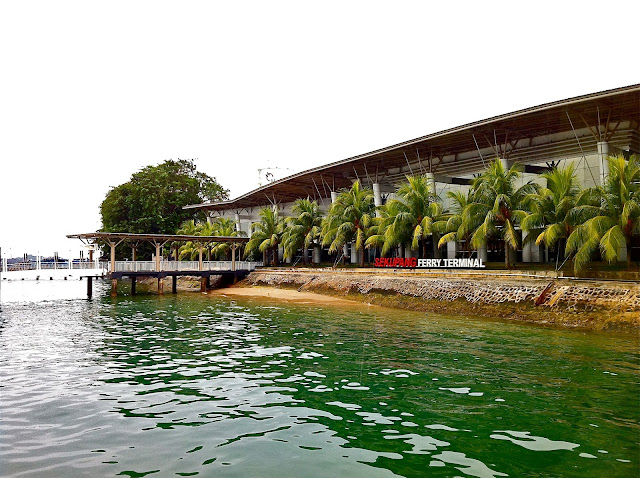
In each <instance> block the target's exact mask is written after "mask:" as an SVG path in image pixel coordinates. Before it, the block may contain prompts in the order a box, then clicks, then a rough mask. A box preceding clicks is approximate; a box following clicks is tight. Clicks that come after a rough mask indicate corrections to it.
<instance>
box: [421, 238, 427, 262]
mask: <svg viewBox="0 0 640 478" xmlns="http://www.w3.org/2000/svg"><path fill="white" fill-rule="evenodd" d="M426 258H427V238H426V237H423V238H422V257H421V259H426Z"/></svg>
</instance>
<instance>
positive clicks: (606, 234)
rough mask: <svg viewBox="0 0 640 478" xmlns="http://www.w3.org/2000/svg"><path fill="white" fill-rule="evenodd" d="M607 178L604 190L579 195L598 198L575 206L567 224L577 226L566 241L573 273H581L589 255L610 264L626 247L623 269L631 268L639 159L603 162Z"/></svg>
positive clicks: (639, 216)
mask: <svg viewBox="0 0 640 478" xmlns="http://www.w3.org/2000/svg"><path fill="white" fill-rule="evenodd" d="M607 161H608V163H609V175H608V176H607V180H606V181H605V184H604V186H600V187H596V188H589V189H587V190H585V191H584V192H583V195H592V196H599V198H600V204H599V205H594V204H586V205H579V206H576V207H575V208H574V209H573V210H572V211H571V213H570V216H571V220H573V221H574V222H575V223H576V224H579V225H578V226H577V227H576V228H575V229H574V230H573V231H572V233H571V234H570V235H569V238H568V239H567V250H566V254H567V255H569V254H571V253H575V257H574V269H575V270H576V271H579V270H581V269H583V268H584V267H585V266H586V265H587V264H588V263H589V262H590V261H591V258H592V256H593V253H594V252H595V251H596V250H597V249H600V253H601V255H602V257H603V258H604V259H605V260H606V261H608V262H613V261H615V260H617V258H618V251H619V250H620V249H621V248H622V247H624V246H626V248H627V268H629V267H630V266H631V238H632V237H633V236H634V235H636V234H640V158H639V157H638V156H637V155H633V156H631V158H630V159H629V161H627V160H625V158H624V157H623V156H617V157H612V158H608V159H607Z"/></svg>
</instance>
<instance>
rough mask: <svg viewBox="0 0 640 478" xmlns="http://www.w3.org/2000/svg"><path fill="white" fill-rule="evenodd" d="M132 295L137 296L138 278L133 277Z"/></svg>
mask: <svg viewBox="0 0 640 478" xmlns="http://www.w3.org/2000/svg"><path fill="white" fill-rule="evenodd" d="M131 295H136V276H131Z"/></svg>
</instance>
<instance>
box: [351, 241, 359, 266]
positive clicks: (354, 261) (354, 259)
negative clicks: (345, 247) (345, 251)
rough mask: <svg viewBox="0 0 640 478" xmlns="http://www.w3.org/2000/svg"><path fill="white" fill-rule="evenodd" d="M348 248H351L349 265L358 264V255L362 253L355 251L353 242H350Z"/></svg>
mask: <svg viewBox="0 0 640 478" xmlns="http://www.w3.org/2000/svg"><path fill="white" fill-rule="evenodd" d="M350 246H351V263H352V264H360V254H361V253H362V251H357V250H356V245H355V243H354V242H352V243H351V244H350Z"/></svg>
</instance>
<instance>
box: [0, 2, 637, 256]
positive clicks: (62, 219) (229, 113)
mask: <svg viewBox="0 0 640 478" xmlns="http://www.w3.org/2000/svg"><path fill="white" fill-rule="evenodd" d="M565 4H566V6H565ZM599 5H600V6H598V7H597V8H596V7H595V3H593V4H592V3H591V2H579V3H577V4H575V5H574V4H572V2H558V1H555V2H540V1H538V2H504V3H490V2H460V1H458V2H427V1H422V2H410V1H406V2H375V1H352V2H347V1H337V2H332V1H324V2H301V1H290V2H282V1H269V2H266V1H245V2H223V1H189V2H163V1H156V0H154V1H136V2H131V1H126V2H124V1H122V2H118V1H111V2H88V1H86V0H82V1H77V2H70V1H62V0H58V1H55V2H50V1H42V2H32V1H17V0H14V1H4V2H2V3H1V4H0V247H2V248H3V255H7V254H8V253H9V252H11V253H12V255H14V256H19V255H22V254H23V253H24V252H30V253H36V252H37V251H40V253H43V254H52V253H53V252H54V251H59V252H60V253H61V254H64V255H66V254H67V253H68V251H69V250H73V254H74V255H75V256H77V254H78V253H77V251H79V250H80V248H81V244H80V242H79V241H73V240H68V239H66V238H65V237H64V236H65V235H66V234H71V233H79V232H91V231H95V230H96V229H97V228H98V227H100V217H99V205H100V203H101V202H102V200H103V199H104V196H105V194H106V193H107V191H108V190H109V187H110V186H116V185H118V184H121V183H123V182H125V181H127V180H128V179H129V177H130V176H131V174H132V173H134V172H136V171H138V170H139V169H141V168H142V167H144V166H146V165H150V164H158V163H160V162H162V161H164V160H165V159H170V158H172V159H177V158H185V159H186V158H198V161H197V165H198V168H199V170H201V171H204V172H206V173H208V174H210V175H211V176H215V177H216V178H217V179H218V181H219V182H220V183H222V185H223V186H225V187H227V188H229V189H231V197H235V196H237V195H239V194H242V193H244V192H247V191H249V190H251V189H253V188H254V187H256V186H257V180H258V174H257V169H258V168H260V167H265V166H269V165H270V166H279V167H283V168H291V169H293V170H294V171H301V170H304V169H308V168H311V167H314V166H318V165H321V164H325V163H328V162H332V161H337V160H340V159H344V158H347V157H350V156H353V155H356V154H360V153H365V152H368V151H371V150H374V149H377V148H380V147H384V146H388V145H391V144H394V143H397V142H400V141H404V140H408V139H412V138H415V137H418V136H422V135H425V134H429V133H433V132H436V131H440V130H443V129H446V128H449V127H453V126H458V125H461V124H464V123H468V122H471V121H475V120H480V119H484V118H487V117H490V116H494V115H497V114H502V113H508V112H510V111H514V110H517V109H521V108H526V107H529V106H534V105H537V104H540V103H544V102H548V101H554V100H560V99H564V98H568V97H571V96H577V95H581V94H587V93H593V92H596V91H600V90H604V89H609V88H615V87H620V86H627V85H629V84H633V83H638V82H640V71H639V67H638V62H637V54H638V48H637V45H636V44H635V43H636V42H635V40H634V38H635V37H634V33H633V32H632V30H633V27H632V24H633V21H632V20H631V19H634V18H635V19H637V18H638V17H639V14H640V2H637V1H628V2H619V1H608V2H606V4H599ZM9 249H10V251H9Z"/></svg>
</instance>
